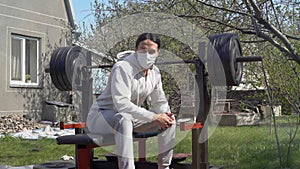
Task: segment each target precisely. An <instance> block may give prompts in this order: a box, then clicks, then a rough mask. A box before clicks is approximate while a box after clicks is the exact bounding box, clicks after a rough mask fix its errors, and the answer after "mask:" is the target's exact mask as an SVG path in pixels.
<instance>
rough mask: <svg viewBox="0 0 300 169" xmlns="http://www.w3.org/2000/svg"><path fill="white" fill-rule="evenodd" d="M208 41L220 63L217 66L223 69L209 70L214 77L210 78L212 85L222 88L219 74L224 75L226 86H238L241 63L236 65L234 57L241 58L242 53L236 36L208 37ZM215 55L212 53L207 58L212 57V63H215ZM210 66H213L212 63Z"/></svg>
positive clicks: (219, 35)
mask: <svg viewBox="0 0 300 169" xmlns="http://www.w3.org/2000/svg"><path fill="white" fill-rule="evenodd" d="M209 39H210V41H211V43H212V46H213V47H214V48H215V51H216V52H217V55H218V57H219V59H220V60H221V62H222V65H220V64H217V66H218V67H219V66H222V67H223V71H222V69H220V68H217V69H218V71H217V72H216V71H212V70H211V72H214V73H213V75H212V76H216V77H212V79H213V81H214V82H212V83H213V85H219V86H224V84H225V83H224V82H222V80H220V79H222V77H221V76H222V75H221V74H225V77H226V85H227V86H235V85H239V83H240V81H241V76H242V63H237V62H236V57H240V56H242V52H241V47H240V41H239V39H238V36H237V35H236V34H230V33H227V34H217V35H212V36H210V37H209ZM217 55H216V54H215V53H214V54H210V55H209V57H212V58H213V59H214V60H213V62H215V61H216V60H217V59H218V58H217ZM208 60H209V59H208ZM210 65H214V63H211V64H210ZM214 68H216V66H214Z"/></svg>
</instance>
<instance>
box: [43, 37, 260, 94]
mask: <svg viewBox="0 0 300 169" xmlns="http://www.w3.org/2000/svg"><path fill="white" fill-rule="evenodd" d="M208 39H209V40H210V43H208V45H207V60H206V61H205V62H206V64H207V69H208V75H209V78H210V81H211V83H212V85H215V86H236V85H239V84H240V82H241V79H242V71H243V64H242V63H243V62H254V61H261V60H262V59H261V57H260V56H250V57H243V55H242V48H241V44H240V40H239V38H238V36H237V35H236V34H232V33H226V34H216V35H211V36H209V38H208ZM83 51H84V50H83V48H81V47H79V46H69V47H60V48H57V49H56V50H54V51H53V53H52V55H51V60H50V67H49V69H47V71H48V72H50V76H51V79H52V82H53V84H54V85H55V87H56V88H57V89H59V90H61V91H70V90H72V79H73V74H74V71H80V68H78V65H81V67H83V66H84V67H85V68H88V69H93V68H110V67H112V66H113V65H97V66H90V65H82V64H78V63H79V62H82V63H86V62H83V61H82V59H84V55H85V54H86V52H83ZM79 56H80V57H79ZM199 62H201V61H200V59H195V60H183V61H170V62H159V63H157V65H162V64H182V63H184V64H186V63H194V64H197V63H199ZM77 74H78V72H77Z"/></svg>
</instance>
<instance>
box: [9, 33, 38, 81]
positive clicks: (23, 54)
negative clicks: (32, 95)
mask: <svg viewBox="0 0 300 169" xmlns="http://www.w3.org/2000/svg"><path fill="white" fill-rule="evenodd" d="M13 39H18V40H21V46H22V48H21V62H22V63H21V80H12V69H13V65H12V48H13V45H12V40H13ZM26 40H34V41H36V49H37V51H36V72H37V73H36V82H31V81H30V82H26V71H25V70H26ZM40 41H41V38H38V37H31V36H26V35H21V34H14V33H12V34H11V37H10V58H9V59H10V65H9V66H10V71H9V75H10V77H9V82H10V86H11V87H39V84H40V83H39V82H40V77H39V73H40V64H39V63H40V51H41V49H40V48H41V46H40Z"/></svg>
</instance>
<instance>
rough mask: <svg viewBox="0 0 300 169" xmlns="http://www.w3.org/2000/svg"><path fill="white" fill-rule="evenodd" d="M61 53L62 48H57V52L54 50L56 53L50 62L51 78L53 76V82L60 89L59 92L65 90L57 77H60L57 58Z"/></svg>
mask: <svg viewBox="0 0 300 169" xmlns="http://www.w3.org/2000/svg"><path fill="white" fill-rule="evenodd" d="M60 52H61V48H57V49H56V50H54V52H53V53H52V55H51V60H50V76H51V80H52V82H53V84H54V86H55V87H56V88H57V89H58V90H62V91H63V90H64V88H63V87H62V85H61V84H60V82H59V81H58V78H57V75H58V73H59V72H58V69H57V66H58V65H57V61H56V60H57V57H58V55H59V54H60Z"/></svg>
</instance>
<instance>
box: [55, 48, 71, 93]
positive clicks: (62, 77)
mask: <svg viewBox="0 0 300 169" xmlns="http://www.w3.org/2000/svg"><path fill="white" fill-rule="evenodd" d="M70 49H71V47H65V48H64V51H63V53H62V55H61V56H60V59H59V63H58V64H59V71H60V78H59V80H60V82H61V83H63V84H64V85H63V87H64V89H65V91H69V90H70V86H71V84H70V83H68V78H67V74H66V71H65V70H66V69H65V68H66V67H67V66H69V63H68V62H67V61H66V60H67V57H68V53H69V50H70Z"/></svg>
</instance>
